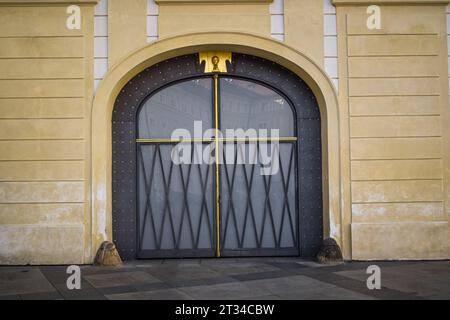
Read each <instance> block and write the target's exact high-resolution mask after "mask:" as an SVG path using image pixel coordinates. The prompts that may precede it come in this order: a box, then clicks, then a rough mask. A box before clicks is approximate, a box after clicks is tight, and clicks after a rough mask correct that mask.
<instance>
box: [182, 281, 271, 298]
mask: <svg viewBox="0 0 450 320" xmlns="http://www.w3.org/2000/svg"><path fill="white" fill-rule="evenodd" d="M179 290H181V291H183V292H185V293H187V294H188V295H190V296H192V297H193V298H194V299H199V300H209V299H212V300H236V299H244V298H256V297H258V296H261V295H264V294H265V293H266V292H264V291H255V290H252V288H250V287H248V286H247V285H246V284H244V283H241V282H234V283H225V284H216V285H203V286H196V287H186V288H180V289H179Z"/></svg>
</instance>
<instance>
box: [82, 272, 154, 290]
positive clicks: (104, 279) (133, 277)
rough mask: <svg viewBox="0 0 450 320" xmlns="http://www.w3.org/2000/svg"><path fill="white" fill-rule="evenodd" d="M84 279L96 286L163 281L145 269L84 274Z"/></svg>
mask: <svg viewBox="0 0 450 320" xmlns="http://www.w3.org/2000/svg"><path fill="white" fill-rule="evenodd" d="M84 279H86V280H87V281H88V282H89V283H90V284H91V285H92V286H94V287H96V288H106V287H114V286H126V285H128V286H130V285H134V284H141V283H155V282H161V280H159V279H157V278H155V277H154V276H152V275H150V274H148V273H147V272H143V271H133V272H120V273H117V272H116V273H106V274H90V275H87V276H84Z"/></svg>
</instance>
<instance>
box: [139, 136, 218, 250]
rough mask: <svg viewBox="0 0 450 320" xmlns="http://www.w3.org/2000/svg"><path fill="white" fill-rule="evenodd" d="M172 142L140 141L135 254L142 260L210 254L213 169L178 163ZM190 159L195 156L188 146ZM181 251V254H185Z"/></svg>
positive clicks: (193, 150) (194, 150)
mask: <svg viewBox="0 0 450 320" xmlns="http://www.w3.org/2000/svg"><path fill="white" fill-rule="evenodd" d="M172 149H173V144H171V143H139V146H138V164H139V168H140V174H139V177H140V181H139V187H138V190H139V194H138V197H139V199H140V201H139V203H140V204H141V205H140V206H139V209H138V210H139V215H138V219H139V221H140V223H138V225H139V226H140V230H139V252H141V253H140V256H141V257H148V256H155V255H156V256H160V257H164V256H172V255H174V254H175V255H178V256H184V255H191V254H192V253H190V252H188V251H189V250H201V253H202V254H203V255H207V256H213V255H214V247H215V243H214V237H213V235H214V215H213V210H214V209H213V205H212V203H213V202H212V200H213V199H212V197H211V194H212V192H213V188H212V179H211V177H212V175H211V166H210V165H204V164H192V165H183V164H180V165H177V164H174V162H173V161H171V159H170V154H171V152H172ZM191 150H192V152H191V160H192V161H193V159H194V152H199V150H198V148H195V147H194V145H192V147H191ZM183 251H184V252H183Z"/></svg>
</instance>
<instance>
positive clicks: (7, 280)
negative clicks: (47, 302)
mask: <svg viewBox="0 0 450 320" xmlns="http://www.w3.org/2000/svg"><path fill="white" fill-rule="evenodd" d="M51 291H55V288H54V287H53V286H52V285H51V283H50V282H49V281H48V280H47V279H46V278H45V276H44V275H43V274H42V272H41V271H40V270H39V268H38V267H15V268H14V267H0V296H6V295H14V294H26V293H38V292H51Z"/></svg>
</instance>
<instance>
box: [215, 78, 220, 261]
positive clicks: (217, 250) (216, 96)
mask: <svg viewBox="0 0 450 320" xmlns="http://www.w3.org/2000/svg"><path fill="white" fill-rule="evenodd" d="M214 126H215V129H216V130H215V142H216V149H215V159H216V161H215V162H216V257H218V258H219V257H220V181H219V169H220V168H219V76H218V75H217V74H216V75H214Z"/></svg>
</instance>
